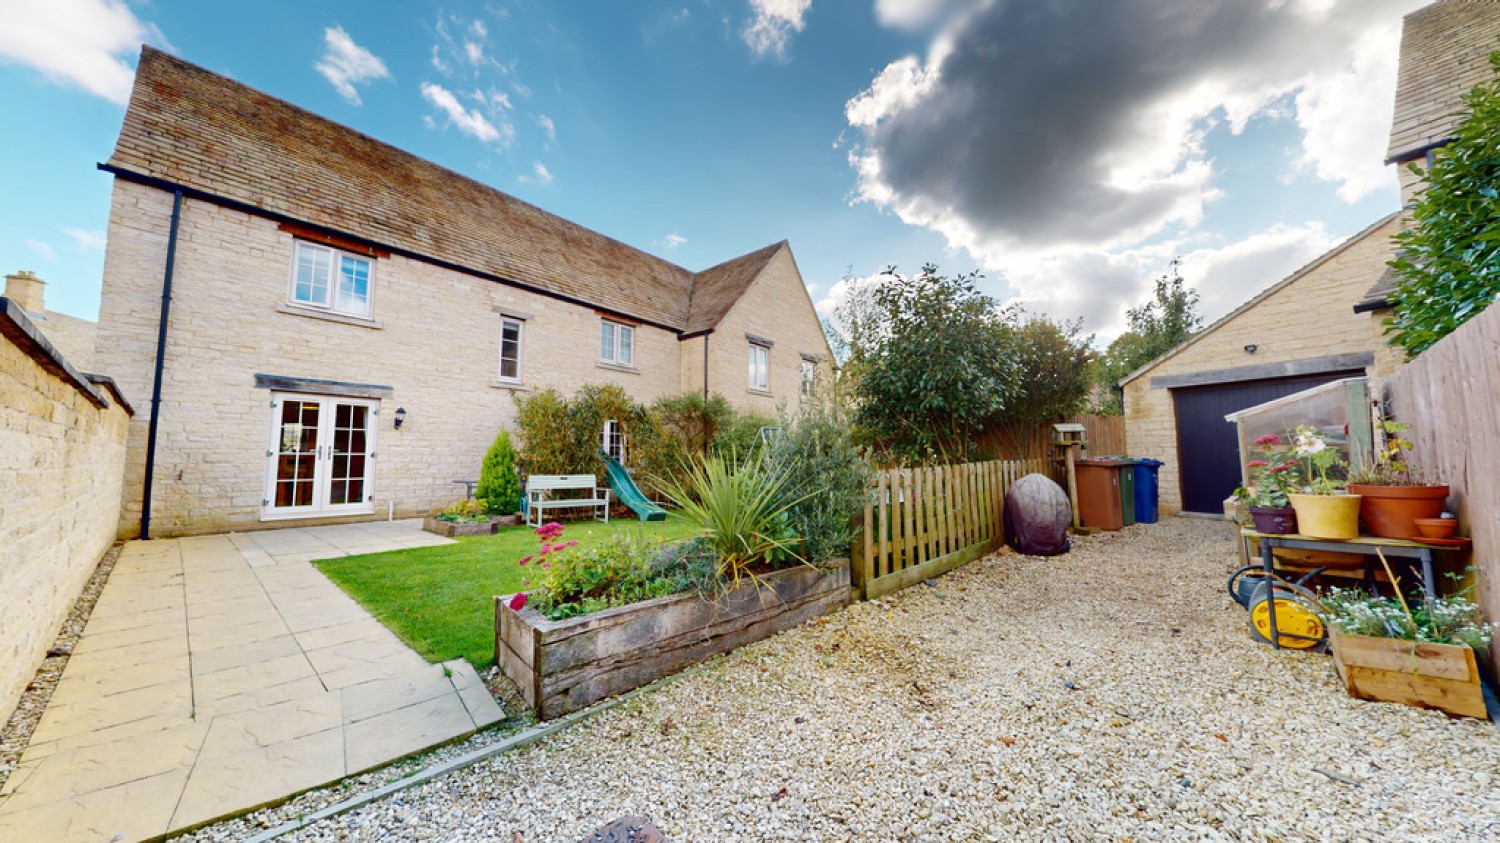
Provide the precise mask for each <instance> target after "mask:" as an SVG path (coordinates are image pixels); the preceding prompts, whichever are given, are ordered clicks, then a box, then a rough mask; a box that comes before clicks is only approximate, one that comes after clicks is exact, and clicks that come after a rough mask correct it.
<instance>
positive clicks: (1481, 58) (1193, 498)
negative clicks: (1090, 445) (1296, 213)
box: [1122, 0, 1500, 514]
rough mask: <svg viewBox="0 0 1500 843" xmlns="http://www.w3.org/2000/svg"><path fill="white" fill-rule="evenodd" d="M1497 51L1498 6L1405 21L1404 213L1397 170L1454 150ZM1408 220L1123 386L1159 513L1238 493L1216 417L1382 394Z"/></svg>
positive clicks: (1401, 75)
mask: <svg viewBox="0 0 1500 843" xmlns="http://www.w3.org/2000/svg"><path fill="white" fill-rule="evenodd" d="M1497 49H1500V5H1497V4H1494V3H1476V2H1472V0H1441V2H1437V3H1433V4H1432V5H1429V6H1426V7H1423V8H1422V9H1419V10H1417V11H1415V12H1412V13H1411V14H1410V15H1407V17H1406V19H1405V21H1404V24H1403V29H1402V36H1401V59H1400V69H1399V71H1398V74H1397V84H1396V103H1395V111H1394V116H1393V119H1392V125H1391V140H1390V147H1389V152H1388V154H1387V158H1386V163H1387V164H1396V165H1398V166H1397V171H1398V177H1399V179H1400V184H1401V199H1402V202H1403V205H1405V206H1408V207H1409V206H1410V204H1411V202H1412V201H1413V200H1414V197H1415V196H1416V194H1417V193H1418V192H1420V190H1421V187H1422V181H1421V179H1420V177H1418V176H1417V175H1416V174H1415V173H1413V172H1412V171H1411V169H1410V168H1409V167H1408V166H1406V165H1408V164H1412V163H1416V164H1418V165H1421V164H1423V162H1427V163H1430V162H1431V158H1432V153H1433V151H1434V150H1436V149H1438V148H1440V147H1442V146H1443V145H1445V144H1447V143H1448V142H1449V141H1450V140H1451V139H1452V134H1453V130H1454V128H1455V127H1456V126H1457V124H1458V122H1459V119H1460V117H1461V114H1462V112H1463V97H1464V94H1466V93H1468V91H1470V90H1471V89H1472V88H1473V87H1474V86H1475V85H1477V84H1479V83H1481V82H1483V81H1485V80H1487V79H1489V78H1491V73H1492V70H1491V68H1490V64H1489V55H1490V53H1491V52H1493V51H1494V50H1497ZM1408 223H1409V220H1407V219H1406V218H1405V216H1404V214H1403V213H1402V212H1398V213H1395V214H1392V215H1390V216H1388V217H1386V218H1384V219H1382V220H1380V221H1379V222H1377V223H1375V224H1374V225H1372V226H1370V227H1369V228H1367V229H1365V230H1364V231H1363V232H1361V233H1360V234H1357V235H1355V236H1354V237H1353V238H1351V239H1349V240H1348V241H1346V242H1345V243H1342V244H1340V245H1339V246H1337V247H1335V248H1334V249H1333V250H1332V251H1330V252H1328V253H1327V254H1325V255H1323V256H1321V257H1319V258H1318V259H1317V260H1314V261H1313V262H1312V263H1310V264H1308V265H1307V266H1306V267H1303V268H1302V269H1300V270H1298V271H1297V272H1296V273H1293V274H1292V275H1291V276H1289V277H1288V278H1286V279H1283V280H1282V281H1280V282H1278V283H1277V284H1276V285H1274V286H1272V287H1271V288H1269V289H1267V290H1266V291H1265V292H1263V293H1261V294H1260V295H1258V296H1256V297H1255V298H1252V299H1251V300H1250V301H1248V302H1246V303H1245V304H1244V305H1242V306H1240V307H1239V308H1238V309H1236V310H1235V311H1233V312H1232V313H1230V314H1229V315H1227V316H1225V317H1224V318H1223V319H1220V320H1219V321H1217V322H1215V323H1214V324H1213V325H1210V326H1209V327H1208V328H1206V329H1204V330H1203V331H1202V332H1200V333H1198V334H1196V335H1194V336H1193V337H1192V338H1191V339H1189V340H1188V341H1187V342H1185V343H1183V344H1182V345H1181V346H1179V347H1177V348H1175V349H1173V350H1172V351H1170V352H1168V353H1167V354H1165V355H1163V356H1162V357H1161V358H1158V359H1157V360H1154V361H1152V362H1151V363H1150V364H1148V365H1147V366H1145V367H1143V368H1142V369H1140V370H1139V371H1137V372H1134V373H1132V374H1131V375H1130V376H1129V377H1127V378H1125V380H1124V381H1123V382H1122V385H1123V387H1124V391H1125V429H1126V441H1127V444H1128V446H1129V449H1130V452H1131V453H1132V454H1139V455H1141V456H1152V457H1157V458H1158V459H1161V460H1164V461H1165V462H1166V465H1164V466H1162V468H1161V499H1162V508H1163V511H1164V512H1177V511H1185V512H1192V513H1209V514H1219V513H1221V512H1222V506H1221V504H1222V501H1223V500H1224V498H1226V497H1228V495H1229V494H1230V493H1231V492H1232V491H1233V489H1234V488H1235V487H1236V486H1238V485H1239V482H1240V466H1239V454H1238V450H1237V441H1236V439H1235V437H1234V429H1233V426H1232V425H1230V424H1229V423H1228V422H1225V421H1224V420H1223V416H1224V414H1226V413H1230V412H1234V411H1235V410H1240V409H1244V408H1245V407H1250V406H1254V405H1255V404H1258V403H1261V402H1262V401H1268V400H1271V399H1272V398H1277V397H1280V396H1281V395H1287V394H1290V393H1292V392H1297V391H1300V390H1302V389H1306V388H1308V387H1310V386H1315V385H1317V384H1319V383H1325V382H1327V381H1329V380H1333V379H1336V378H1340V377H1349V376H1351V375H1365V376H1368V377H1369V378H1370V379H1371V387H1372V392H1373V394H1376V395H1379V394H1380V388H1381V382H1382V381H1383V380H1384V379H1385V378H1387V377H1389V376H1390V375H1391V374H1392V373H1394V372H1395V370H1396V368H1397V367H1398V366H1399V365H1400V363H1401V357H1400V353H1399V352H1397V351H1395V350H1393V349H1392V348H1391V347H1390V346H1389V345H1388V344H1387V343H1386V341H1385V338H1384V331H1385V327H1384V324H1383V323H1384V319H1385V317H1386V316H1387V315H1388V314H1389V309H1390V303H1389V301H1388V296H1389V294H1390V292H1391V290H1392V289H1393V288H1394V286H1395V284H1396V280H1397V278H1396V275H1395V274H1394V272H1393V271H1392V270H1391V269H1390V268H1389V267H1387V266H1386V264H1387V262H1388V261H1390V260H1391V259H1392V258H1393V257H1395V251H1394V247H1393V244H1392V243H1391V240H1390V238H1391V237H1392V236H1393V235H1395V234H1396V233H1397V232H1399V231H1400V230H1401V229H1402V228H1403V227H1404V226H1405V225H1407V224H1408Z"/></svg>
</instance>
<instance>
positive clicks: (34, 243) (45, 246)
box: [26, 240, 57, 263]
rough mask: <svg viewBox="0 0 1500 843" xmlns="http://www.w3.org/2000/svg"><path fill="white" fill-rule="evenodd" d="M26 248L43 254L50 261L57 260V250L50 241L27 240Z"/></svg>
mask: <svg viewBox="0 0 1500 843" xmlns="http://www.w3.org/2000/svg"><path fill="white" fill-rule="evenodd" d="M26 248H28V249H30V250H31V251H33V252H36V253H37V254H38V255H41V256H42V258H43V259H45V260H46V261H47V262H49V263H50V262H52V261H55V260H57V250H56V249H53V248H52V246H51V244H49V243H43V242H42V241H40V240H27V241H26Z"/></svg>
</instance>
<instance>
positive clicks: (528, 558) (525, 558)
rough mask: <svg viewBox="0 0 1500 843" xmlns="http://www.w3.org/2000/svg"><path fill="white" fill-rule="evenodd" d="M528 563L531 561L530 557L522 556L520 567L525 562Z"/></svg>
mask: <svg viewBox="0 0 1500 843" xmlns="http://www.w3.org/2000/svg"><path fill="white" fill-rule="evenodd" d="M530 561H531V557H530V556H522V557H521V564H522V565H525V564H526V563H527V562H530Z"/></svg>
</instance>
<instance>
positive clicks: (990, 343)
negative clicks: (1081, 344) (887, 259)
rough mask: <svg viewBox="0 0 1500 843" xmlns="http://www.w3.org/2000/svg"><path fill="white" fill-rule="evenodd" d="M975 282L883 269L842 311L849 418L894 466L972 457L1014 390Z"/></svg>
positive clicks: (1013, 371) (1002, 330)
mask: <svg viewBox="0 0 1500 843" xmlns="http://www.w3.org/2000/svg"><path fill="white" fill-rule="evenodd" d="M978 278H979V276H978V274H977V273H971V274H968V275H958V276H953V277H948V276H943V275H940V274H938V269H937V267H936V266H934V265H931V264H928V265H926V266H924V267H922V271H921V272H920V273H918V274H916V275H901V274H899V273H897V272H896V271H895V270H894V269H890V270H887V271H886V272H885V273H884V276H883V278H882V279H881V281H880V283H877V284H873V285H869V286H868V287H866V288H865V289H864V290H863V291H862V292H861V294H860V295H859V296H857V297H856V301H855V302H852V303H851V305H850V306H847V307H846V308H844V313H843V314H842V316H843V317H844V322H845V326H846V329H847V330H848V333H849V340H850V346H851V348H850V354H849V360H848V362H847V363H846V366H845V368H846V370H847V371H848V372H849V373H850V375H851V377H852V381H851V383H852V385H853V391H854V396H855V401H856V411H855V421H856V423H857V424H858V425H859V427H860V428H861V429H862V430H863V431H864V433H865V434H866V435H867V436H868V437H869V438H870V440H872V443H873V444H874V445H876V446H877V447H878V448H879V449H881V450H882V451H884V452H885V453H886V454H887V455H889V456H890V457H891V458H892V459H894V460H896V461H898V462H901V463H905V464H922V463H931V462H950V461H962V460H966V459H969V458H970V457H972V455H973V453H974V450H975V447H976V445H975V434H976V433H978V432H979V431H980V430H981V429H983V427H984V426H985V424H986V423H987V422H989V421H990V420H991V419H993V418H994V417H995V416H996V414H997V413H999V411H1000V410H1001V409H1002V408H1003V407H1004V405H1005V402H1006V400H1007V399H1009V398H1011V397H1012V396H1014V395H1015V394H1016V392H1017V385H1016V378H1017V374H1018V371H1019V369H1018V367H1017V365H1016V361H1015V355H1014V354H1013V353H1012V352H1013V351H1014V348H1013V334H1012V332H1011V331H1010V330H1009V327H1008V326H1007V325H1006V322H1005V319H1004V317H1003V315H1002V314H1001V313H1000V311H999V310H998V308H997V307H996V303H995V301H994V300H993V299H991V298H990V297H989V296H986V295H984V294H983V293H980V292H979V290H978V289H977V288H976V286H975V282H976V281H977V280H978Z"/></svg>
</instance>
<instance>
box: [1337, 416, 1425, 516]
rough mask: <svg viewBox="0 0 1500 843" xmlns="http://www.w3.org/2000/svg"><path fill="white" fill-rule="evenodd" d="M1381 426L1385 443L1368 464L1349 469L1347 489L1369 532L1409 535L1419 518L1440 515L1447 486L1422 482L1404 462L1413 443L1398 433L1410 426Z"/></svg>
mask: <svg viewBox="0 0 1500 843" xmlns="http://www.w3.org/2000/svg"><path fill="white" fill-rule="evenodd" d="M1381 428H1382V430H1383V432H1384V433H1385V445H1384V446H1383V447H1380V448H1378V449H1376V450H1375V453H1374V455H1373V459H1371V460H1370V464H1369V465H1368V466H1365V467H1363V468H1360V469H1357V470H1355V471H1352V472H1350V474H1349V491H1350V492H1352V493H1354V494H1357V495H1359V496H1360V502H1359V517H1360V520H1361V521H1363V522H1364V524H1365V529H1366V530H1367V531H1368V532H1369V533H1370V534H1371V535H1375V536H1383V537H1385V538H1392V539H1406V538H1411V537H1412V536H1415V535H1417V533H1418V530H1417V527H1416V520H1417V519H1418V518H1436V517H1438V516H1439V515H1442V513H1443V504H1444V503H1445V502H1446V501H1447V500H1448V487H1447V486H1440V485H1437V484H1432V483H1427V482H1425V479H1424V478H1423V477H1421V475H1420V474H1419V473H1418V472H1415V471H1413V470H1412V469H1411V467H1410V466H1409V465H1408V464H1407V462H1406V459H1405V455H1406V452H1407V451H1410V450H1411V448H1412V444H1411V441H1410V440H1408V439H1405V438H1402V436H1401V434H1402V433H1405V432H1406V431H1407V430H1410V429H1411V425H1409V424H1403V423H1401V422H1397V421H1389V420H1387V421H1385V422H1383V423H1382V424H1381Z"/></svg>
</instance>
